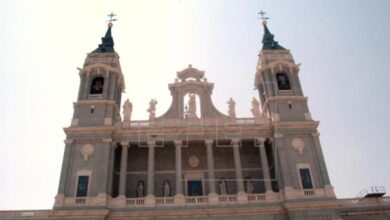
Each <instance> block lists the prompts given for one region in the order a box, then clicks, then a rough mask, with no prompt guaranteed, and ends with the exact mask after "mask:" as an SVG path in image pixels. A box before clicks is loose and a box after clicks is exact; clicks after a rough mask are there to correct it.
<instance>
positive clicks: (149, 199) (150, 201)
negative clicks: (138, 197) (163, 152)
mask: <svg viewBox="0 0 390 220" xmlns="http://www.w3.org/2000/svg"><path fill="white" fill-rule="evenodd" d="M155 147H156V142H154V141H148V187H147V189H148V192H147V196H146V197H145V205H147V206H154V205H155V204H156V199H155V196H154V151H155Z"/></svg>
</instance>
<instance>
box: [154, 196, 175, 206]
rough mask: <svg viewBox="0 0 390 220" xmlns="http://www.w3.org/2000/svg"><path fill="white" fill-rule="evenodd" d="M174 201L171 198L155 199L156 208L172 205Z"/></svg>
mask: <svg viewBox="0 0 390 220" xmlns="http://www.w3.org/2000/svg"><path fill="white" fill-rule="evenodd" d="M174 204H175V199H174V198H173V197H157V198H156V206H166V205H174Z"/></svg>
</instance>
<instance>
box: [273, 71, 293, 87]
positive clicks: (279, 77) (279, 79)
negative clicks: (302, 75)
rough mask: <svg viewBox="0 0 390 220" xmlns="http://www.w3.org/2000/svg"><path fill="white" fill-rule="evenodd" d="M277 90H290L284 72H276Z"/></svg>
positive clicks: (288, 81)
mask: <svg viewBox="0 0 390 220" xmlns="http://www.w3.org/2000/svg"><path fill="white" fill-rule="evenodd" d="M276 80H277V82H278V88H279V90H291V85H290V80H289V79H288V76H287V75H286V74H285V73H278V74H276Z"/></svg>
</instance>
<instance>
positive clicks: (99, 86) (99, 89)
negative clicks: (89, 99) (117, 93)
mask: <svg viewBox="0 0 390 220" xmlns="http://www.w3.org/2000/svg"><path fill="white" fill-rule="evenodd" d="M103 85H104V78H103V77H101V76H98V77H95V78H94V79H93V80H92V83H91V90H90V94H91V95H95V94H102V93H103Z"/></svg>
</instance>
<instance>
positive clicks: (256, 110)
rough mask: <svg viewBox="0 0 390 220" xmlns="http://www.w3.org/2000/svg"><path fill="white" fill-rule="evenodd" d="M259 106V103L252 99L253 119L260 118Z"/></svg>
mask: <svg viewBox="0 0 390 220" xmlns="http://www.w3.org/2000/svg"><path fill="white" fill-rule="evenodd" d="M259 105H260V103H259V101H257V99H256V98H255V97H253V99H252V108H251V112H252V115H253V117H254V118H260V116H261V114H260V107H259Z"/></svg>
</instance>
